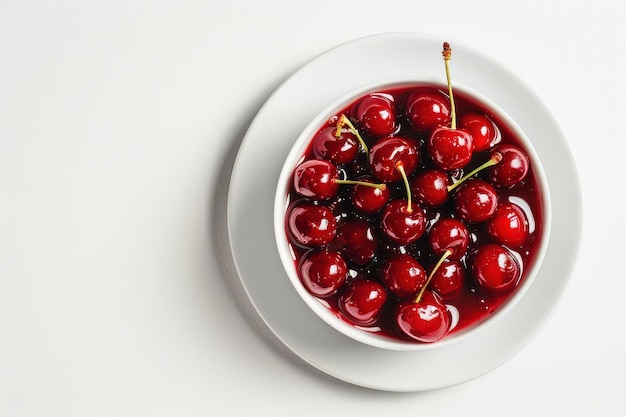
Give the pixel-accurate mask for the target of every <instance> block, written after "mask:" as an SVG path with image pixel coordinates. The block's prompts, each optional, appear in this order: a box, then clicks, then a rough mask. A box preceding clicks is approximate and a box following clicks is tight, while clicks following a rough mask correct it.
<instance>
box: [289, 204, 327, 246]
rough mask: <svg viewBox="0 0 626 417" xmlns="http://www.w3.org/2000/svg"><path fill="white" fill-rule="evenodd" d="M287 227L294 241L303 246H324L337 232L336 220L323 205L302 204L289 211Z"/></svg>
mask: <svg viewBox="0 0 626 417" xmlns="http://www.w3.org/2000/svg"><path fill="white" fill-rule="evenodd" d="M287 227H288V229H289V232H290V233H291V236H292V237H293V239H294V240H295V242H296V243H298V244H300V245H302V246H305V247H316V246H324V245H327V244H329V243H330V242H332V241H333V239H334V238H335V236H336V234H337V221H336V220H335V217H334V216H333V213H332V211H330V209H329V208H327V207H324V206H317V205H312V204H302V205H298V206H295V207H293V208H292V209H291V210H290V211H289V216H288V218H287Z"/></svg>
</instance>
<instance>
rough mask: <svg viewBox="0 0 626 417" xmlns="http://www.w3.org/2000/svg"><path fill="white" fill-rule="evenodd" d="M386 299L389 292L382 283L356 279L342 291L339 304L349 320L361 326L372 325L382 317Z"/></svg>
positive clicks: (340, 309)
mask: <svg viewBox="0 0 626 417" xmlns="http://www.w3.org/2000/svg"><path fill="white" fill-rule="evenodd" d="M386 301H387V292H386V291H385V288H384V287H383V286H382V285H381V284H379V283H378V282H375V281H370V280H365V279H356V280H354V281H352V282H350V283H349V284H348V286H347V287H346V288H345V290H344V291H343V292H342V294H341V296H340V297H339V303H338V306H339V311H341V313H342V314H343V316H344V317H345V318H346V319H348V321H350V322H352V323H354V324H357V325H361V326H371V325H373V324H374V323H376V321H378V319H379V318H380V315H381V314H382V311H383V307H384V305H385V302H386Z"/></svg>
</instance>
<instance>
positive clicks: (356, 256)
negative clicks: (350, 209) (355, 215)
mask: <svg viewBox="0 0 626 417" xmlns="http://www.w3.org/2000/svg"><path fill="white" fill-rule="evenodd" d="M337 240H338V242H339V243H340V244H341V245H342V246H343V253H344V255H345V257H346V258H347V259H348V260H349V261H351V262H353V263H355V264H356V265H359V266H363V265H366V264H367V263H368V262H370V261H371V260H372V259H374V256H375V255H376V251H377V250H378V237H377V235H376V230H375V227H374V226H373V225H371V224H370V223H369V222H367V221H365V220H346V221H344V222H343V223H342V224H341V225H340V226H339V229H338V230H337Z"/></svg>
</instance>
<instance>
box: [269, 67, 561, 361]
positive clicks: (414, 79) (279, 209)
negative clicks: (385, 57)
mask: <svg viewBox="0 0 626 417" xmlns="http://www.w3.org/2000/svg"><path fill="white" fill-rule="evenodd" d="M432 85H437V86H442V88H443V87H444V86H445V84H444V83H443V82H442V80H441V79H439V78H437V77H432V76H420V75H415V74H412V75H400V76H394V77H387V78H382V79H378V80H374V81H371V82H368V83H365V84H363V85H361V86H359V87H357V88H354V89H352V90H350V91H348V92H347V93H345V94H342V95H341V96H340V97H338V98H336V99H335V100H334V101H332V102H331V103H330V104H328V105H327V106H325V107H324V108H323V109H322V110H321V111H320V112H318V113H317V115H316V116H315V117H314V118H313V119H312V120H311V121H310V122H309V123H308V124H307V125H306V127H304V129H302V131H301V133H300V134H299V135H298V137H297V139H296V140H295V141H294V143H293V145H292V147H291V149H290V150H289V153H288V154H287V156H286V158H285V160H284V163H283V166H282V168H281V170H280V175H279V178H278V182H277V186H276V192H275V198H274V235H275V242H276V246H277V249H278V252H279V256H280V259H281V263H282V265H283V268H284V270H285V272H286V274H287V276H288V278H289V281H290V282H291V284H292V286H293V287H294V289H295V290H296V292H297V293H298V295H299V296H300V298H301V299H302V300H303V301H304V302H305V304H307V305H308V307H309V308H310V309H311V310H312V311H313V312H314V313H315V314H316V315H317V316H318V317H319V318H320V319H322V320H323V321H324V322H326V323H327V324H328V325H329V326H330V327H332V328H333V329H335V330H337V331H338V332H340V333H342V334H344V335H345V336H348V337H350V338H352V339H354V340H356V341H358V342H361V343H364V344H367V345H369V346H373V347H378V348H382V349H387V350H394V351H420V350H430V349H439V348H444V347H447V346H450V345H453V344H456V343H459V342H461V341H463V340H465V339H468V338H470V337H473V336H474V335H476V334H478V333H480V332H481V331H483V330H484V329H486V328H488V327H490V326H491V325H493V324H495V323H496V322H497V321H499V320H500V319H501V318H502V317H504V316H505V315H506V314H508V313H509V312H510V311H511V310H512V309H513V308H514V307H515V305H517V304H518V303H519V301H520V300H521V299H522V298H523V297H524V295H525V293H526V292H527V291H528V289H529V288H530V287H531V285H532V283H533V281H534V280H535V278H536V276H537V272H538V271H539V269H540V266H541V263H542V261H543V258H544V256H545V253H546V251H547V248H548V242H549V240H550V230H551V224H552V220H551V219H552V209H551V199H550V190H549V186H548V181H547V177H546V174H545V171H544V168H543V164H542V163H541V159H540V157H539V155H538V153H537V151H536V150H535V147H534V146H533V143H532V141H531V140H530V139H529V138H528V137H527V136H526V134H525V133H524V131H523V130H522V128H521V127H520V126H519V125H518V124H517V123H516V122H515V120H513V119H512V117H511V116H510V115H509V114H508V113H507V112H506V111H505V110H504V109H502V108H501V107H500V106H499V105H498V104H497V103H495V102H494V101H492V100H491V99H489V98H488V97H486V96H485V95H483V94H481V93H480V92H478V91H476V90H474V89H472V88H471V87H469V86H467V85H464V84H462V83H458V82H455V83H454V84H453V88H454V91H455V92H456V91H458V92H460V93H461V94H463V95H466V96H468V97H471V98H472V100H475V101H476V102H478V103H479V104H480V105H481V106H482V107H484V108H488V109H489V110H490V111H491V112H493V114H495V115H496V116H497V118H498V119H500V120H501V121H502V122H503V123H504V124H506V125H507V127H508V128H509V129H510V130H511V131H512V132H513V133H514V134H515V136H516V137H517V138H519V140H520V141H521V142H522V144H523V147H524V150H525V151H526V152H527V154H528V157H529V158H530V160H531V164H532V167H533V173H534V176H535V178H536V180H537V183H538V186H539V188H540V195H541V211H542V213H541V219H542V223H543V227H542V235H541V238H540V242H539V244H538V246H537V250H536V254H535V257H534V260H533V262H532V265H530V267H529V268H528V269H526V270H525V271H524V274H525V276H524V280H523V281H522V283H521V285H519V286H518V287H517V288H516V289H515V290H514V292H513V293H512V294H510V296H509V297H508V298H507V299H506V300H505V301H504V302H503V303H502V304H501V305H500V306H499V308H498V309H497V311H495V312H494V313H493V314H491V315H490V316H489V317H488V318H486V319H485V320H483V321H481V322H480V323H478V324H476V325H473V326H470V327H468V328H466V329H463V330H460V331H458V332H455V333H453V334H451V335H447V336H445V337H444V338H442V339H441V340H439V341H436V342H433V343H420V342H413V341H409V340H407V341H404V340H401V339H394V338H391V337H388V336H385V335H380V334H377V333H374V332H372V331H371V330H368V328H367V327H362V326H358V325H354V324H351V323H348V322H347V321H345V320H344V319H342V318H340V317H338V316H337V315H336V314H335V313H334V312H333V311H332V310H331V309H330V308H328V307H327V305H325V301H324V300H323V299H320V298H317V297H315V296H314V295H312V294H310V293H309V292H308V291H307V290H306V288H305V287H304V285H303V284H302V282H301V280H300V278H299V275H298V271H297V268H296V265H295V256H294V254H293V252H292V250H291V247H290V243H289V240H288V237H287V232H286V229H285V214H286V210H287V208H288V205H289V204H290V202H289V201H288V199H287V194H288V190H289V188H290V182H291V177H292V174H293V170H294V169H295V167H296V166H297V165H298V164H299V163H300V162H301V160H302V158H303V157H304V153H305V150H306V149H307V147H308V146H309V144H310V141H311V140H312V138H313V135H314V134H315V133H316V132H317V131H318V130H319V129H320V128H321V127H322V126H323V124H324V123H325V122H326V121H327V120H328V119H329V118H330V117H331V116H333V115H334V114H336V113H337V112H338V111H339V110H341V109H343V108H345V107H346V106H348V105H349V104H351V103H353V102H354V101H356V100H357V99H358V98H359V97H362V96H364V95H366V94H369V93H374V92H377V91H380V90H388V89H394V88H403V87H416V88H417V87H420V86H432ZM446 88H447V87H446Z"/></svg>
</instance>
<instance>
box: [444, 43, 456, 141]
mask: <svg viewBox="0 0 626 417" xmlns="http://www.w3.org/2000/svg"><path fill="white" fill-rule="evenodd" d="M441 54H442V55H443V61H444V63H445V65H446V79H447V80H448V95H449V96H450V128H451V129H456V106H455V105H454V95H453V94H452V83H451V82H450V59H451V57H452V48H450V44H449V43H448V42H444V43H443V52H442V53H441Z"/></svg>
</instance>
